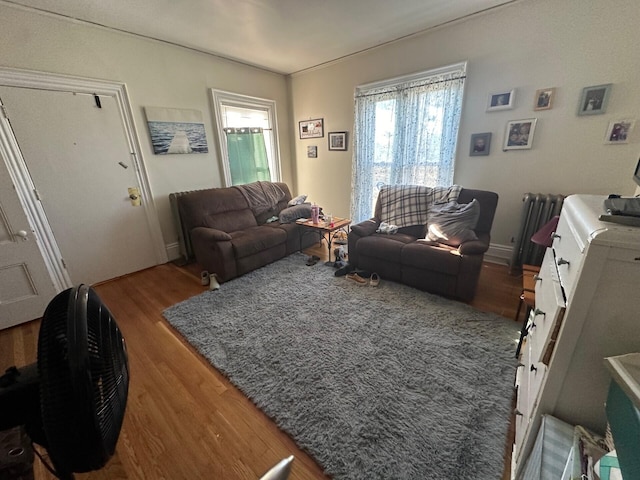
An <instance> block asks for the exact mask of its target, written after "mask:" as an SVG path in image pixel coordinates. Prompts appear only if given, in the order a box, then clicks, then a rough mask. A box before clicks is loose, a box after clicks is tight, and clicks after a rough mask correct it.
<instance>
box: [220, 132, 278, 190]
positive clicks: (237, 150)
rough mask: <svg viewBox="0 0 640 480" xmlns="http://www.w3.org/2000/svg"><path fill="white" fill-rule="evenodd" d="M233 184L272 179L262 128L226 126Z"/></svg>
mask: <svg viewBox="0 0 640 480" xmlns="http://www.w3.org/2000/svg"><path fill="white" fill-rule="evenodd" d="M224 132H225V134H226V135H227V150H228V152H229V169H230V170H231V185H241V184H245V183H252V182H257V181H258V180H265V181H269V180H271V173H270V172H269V160H268V158H267V147H266V145H265V143H264V135H263V133H262V128H225V129H224Z"/></svg>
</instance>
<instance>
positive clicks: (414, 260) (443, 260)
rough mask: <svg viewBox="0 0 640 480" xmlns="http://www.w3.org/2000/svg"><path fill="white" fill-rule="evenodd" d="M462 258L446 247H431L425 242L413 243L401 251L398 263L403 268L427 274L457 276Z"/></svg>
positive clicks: (455, 251)
mask: <svg viewBox="0 0 640 480" xmlns="http://www.w3.org/2000/svg"><path fill="white" fill-rule="evenodd" d="M461 259H462V257H461V256H460V255H458V252H457V250H455V249H453V248H451V247H448V246H446V245H440V246H433V245H429V244H428V243H425V242H420V241H417V242H413V243H411V244H409V245H406V246H405V247H404V248H403V249H402V254H401V257H400V262H401V264H402V265H403V266H404V265H406V266H409V267H411V268H414V269H421V270H424V272H425V275H428V274H429V273H428V272H440V273H445V274H447V275H457V274H458V273H459V271H460V265H461V263H462V262H461Z"/></svg>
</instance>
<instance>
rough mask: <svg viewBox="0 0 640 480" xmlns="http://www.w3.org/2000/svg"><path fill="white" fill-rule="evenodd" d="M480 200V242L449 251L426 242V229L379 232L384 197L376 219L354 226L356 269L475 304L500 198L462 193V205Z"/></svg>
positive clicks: (352, 248)
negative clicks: (475, 296) (390, 232)
mask: <svg viewBox="0 0 640 480" xmlns="http://www.w3.org/2000/svg"><path fill="white" fill-rule="evenodd" d="M473 199H476V200H477V202H478V203H479V205H480V213H479V218H478V221H477V225H476V227H475V228H474V229H473V230H474V232H475V234H476V236H477V239H473V240H468V241H464V242H462V243H461V244H460V245H459V246H450V245H446V244H442V243H437V242H427V241H424V240H423V239H424V238H425V236H426V233H427V226H426V225H412V226H406V227H402V228H399V229H398V231H397V233H394V234H388V233H376V230H378V228H379V227H380V224H381V221H382V220H381V205H380V197H378V201H377V202H376V207H375V216H374V218H372V219H370V220H366V221H364V222H361V223H359V224H357V225H353V226H352V227H351V231H350V233H349V240H348V241H349V264H350V266H351V267H354V268H356V269H360V270H365V271H367V272H376V273H377V274H378V275H379V276H380V277H381V278H382V279H387V280H394V281H397V282H401V283H404V284H406V285H410V286H412V287H416V288H419V289H420V290H425V291H428V292H431V293H437V294H440V295H444V296H448V297H453V298H457V299H460V300H464V301H470V300H472V299H473V297H474V295H475V293H476V287H477V285H478V278H479V276H480V271H481V268H482V260H483V258H484V253H485V252H486V251H487V249H488V248H489V241H490V238H491V237H490V232H491V226H492V224H493V217H494V214H495V211H496V207H497V204H498V195H497V194H496V193H494V192H488V191H484V190H472V189H467V188H462V189H461V190H460V193H459V196H458V198H457V203H458V204H468V203H469V202H471V201H472V200H473Z"/></svg>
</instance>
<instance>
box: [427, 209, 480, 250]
mask: <svg viewBox="0 0 640 480" xmlns="http://www.w3.org/2000/svg"><path fill="white" fill-rule="evenodd" d="M479 217H480V204H479V203H478V201H477V200H476V199H475V198H474V199H473V200H472V201H471V202H470V203H462V204H459V203H457V202H449V203H445V204H436V205H433V207H432V208H431V209H430V211H429V213H428V219H427V235H426V237H425V239H426V240H431V241H433V242H440V243H444V244H446V245H450V246H452V247H458V246H460V244H461V243H463V242H466V241H469V240H477V239H478V236H477V235H476V233H475V232H474V231H473V229H474V228H476V225H477V224H478V218H479Z"/></svg>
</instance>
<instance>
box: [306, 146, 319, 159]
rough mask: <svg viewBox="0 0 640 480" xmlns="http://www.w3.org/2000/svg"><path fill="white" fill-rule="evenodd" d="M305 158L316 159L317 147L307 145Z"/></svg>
mask: <svg viewBox="0 0 640 480" xmlns="http://www.w3.org/2000/svg"><path fill="white" fill-rule="evenodd" d="M307 158H318V146H317V145H309V146H308V147H307Z"/></svg>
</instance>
